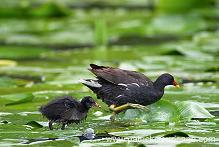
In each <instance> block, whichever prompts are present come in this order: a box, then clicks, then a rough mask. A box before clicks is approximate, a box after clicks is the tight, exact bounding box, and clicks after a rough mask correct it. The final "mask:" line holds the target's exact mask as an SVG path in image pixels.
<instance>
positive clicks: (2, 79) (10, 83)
mask: <svg viewBox="0 0 219 147" xmlns="http://www.w3.org/2000/svg"><path fill="white" fill-rule="evenodd" d="M14 86H16V83H15V81H14V80H13V79H12V78H10V77H7V76H0V87H14Z"/></svg>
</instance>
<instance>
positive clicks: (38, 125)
mask: <svg viewBox="0 0 219 147" xmlns="http://www.w3.org/2000/svg"><path fill="white" fill-rule="evenodd" d="M25 125H29V126H31V127H33V128H42V127H43V126H42V125H41V124H39V123H37V122H36V121H29V122H28V123H26V124H25Z"/></svg>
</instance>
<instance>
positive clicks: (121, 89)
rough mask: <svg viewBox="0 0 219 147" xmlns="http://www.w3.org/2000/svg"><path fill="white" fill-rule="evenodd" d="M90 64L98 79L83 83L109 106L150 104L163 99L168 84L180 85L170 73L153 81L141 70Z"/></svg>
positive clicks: (87, 80)
mask: <svg viewBox="0 0 219 147" xmlns="http://www.w3.org/2000/svg"><path fill="white" fill-rule="evenodd" d="M90 66H91V68H89V69H88V70H90V71H91V72H92V73H93V74H94V75H96V77H97V80H92V79H86V80H82V83H83V84H84V85H86V86H87V87H89V88H90V89H91V90H92V91H93V92H94V93H96V95H97V97H98V98H101V99H102V101H103V102H105V103H106V104H107V105H108V106H111V105H115V106H116V107H118V106H121V105H124V104H127V103H133V104H140V105H144V106H145V105H150V104H153V103H155V102H157V101H158V100H160V99H161V97H162V96H163V94H164V87H165V86H166V85H174V86H177V87H179V85H178V84H177V83H176V82H175V81H174V78H173V76H172V75H170V74H169V73H164V74H162V75H161V76H159V77H158V78H157V80H156V81H155V82H152V81H151V80H150V79H149V78H148V77H146V76H145V75H144V74H142V73H139V72H135V71H129V70H122V69H119V68H115V67H108V66H98V65H95V64H90Z"/></svg>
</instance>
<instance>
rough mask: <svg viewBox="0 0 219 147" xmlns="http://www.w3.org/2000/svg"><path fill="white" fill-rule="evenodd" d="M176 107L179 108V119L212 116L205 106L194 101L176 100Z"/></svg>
mask: <svg viewBox="0 0 219 147" xmlns="http://www.w3.org/2000/svg"><path fill="white" fill-rule="evenodd" d="M176 105H177V107H178V108H179V110H180V113H181V114H180V119H192V118H212V117H214V116H213V115H211V114H210V113H209V112H208V111H207V110H206V109H205V108H203V107H202V106H200V105H198V104H197V103H194V102H189V101H185V102H177V103H176Z"/></svg>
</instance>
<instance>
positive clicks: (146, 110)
mask: <svg viewBox="0 0 219 147" xmlns="http://www.w3.org/2000/svg"><path fill="white" fill-rule="evenodd" d="M127 105H129V107H131V108H137V109H140V110H143V111H145V112H149V111H150V109H149V108H147V107H145V106H143V105H140V104H132V103H127Z"/></svg>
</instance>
